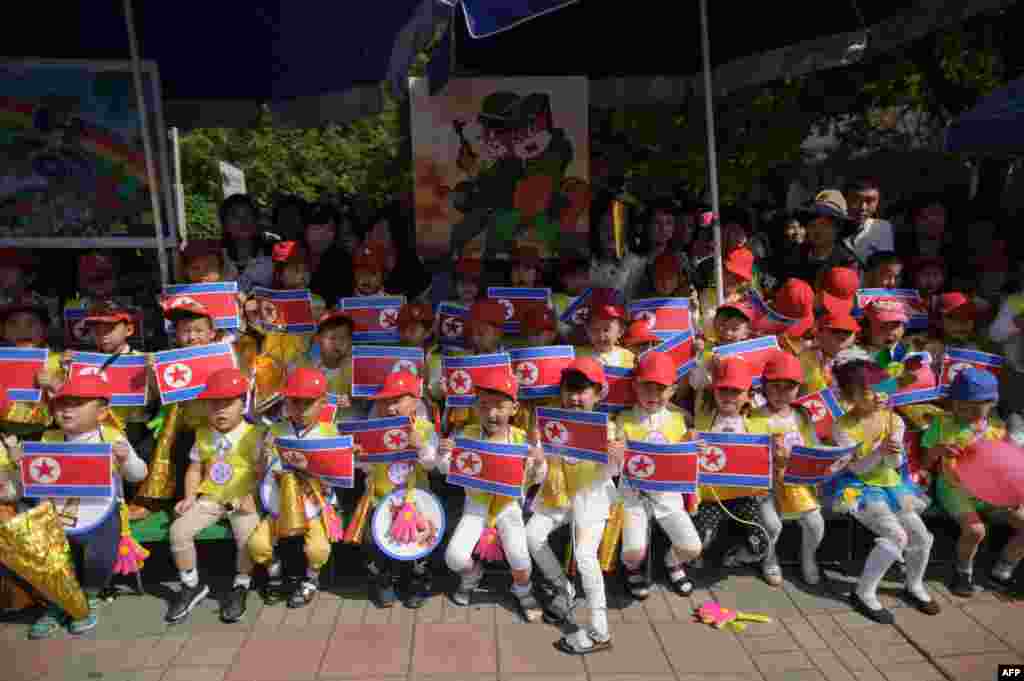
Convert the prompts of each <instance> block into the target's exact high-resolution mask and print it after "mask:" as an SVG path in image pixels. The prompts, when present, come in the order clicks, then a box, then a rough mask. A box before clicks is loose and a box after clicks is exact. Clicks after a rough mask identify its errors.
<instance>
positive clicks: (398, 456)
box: [338, 416, 417, 463]
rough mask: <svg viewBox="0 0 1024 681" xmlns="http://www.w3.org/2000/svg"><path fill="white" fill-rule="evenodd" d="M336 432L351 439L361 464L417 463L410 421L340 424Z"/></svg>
mask: <svg viewBox="0 0 1024 681" xmlns="http://www.w3.org/2000/svg"><path fill="white" fill-rule="evenodd" d="M338 430H340V431H341V432H342V433H344V434H345V435H351V436H352V438H353V439H354V440H355V443H356V444H357V445H359V446H360V447H362V448H363V454H362V456H360V457H359V460H360V461H365V462H367V463H395V462H396V461H412V460H414V459H416V456H417V452H416V450H415V449H414V448H413V446H412V420H411V419H409V418H406V417H404V416H396V417H393V418H391V417H389V418H379V419H365V420H353V421H342V422H341V424H340V425H339V427H338Z"/></svg>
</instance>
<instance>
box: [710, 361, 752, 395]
mask: <svg viewBox="0 0 1024 681" xmlns="http://www.w3.org/2000/svg"><path fill="white" fill-rule="evenodd" d="M753 382H754V377H753V376H752V375H751V368H750V365H749V364H747V363H746V361H744V360H743V359H740V358H739V357H727V358H724V359H722V360H720V361H719V362H718V370H717V371H715V376H714V380H713V382H712V387H714V388H735V389H736V390H750V386H751V385H752V384H753Z"/></svg>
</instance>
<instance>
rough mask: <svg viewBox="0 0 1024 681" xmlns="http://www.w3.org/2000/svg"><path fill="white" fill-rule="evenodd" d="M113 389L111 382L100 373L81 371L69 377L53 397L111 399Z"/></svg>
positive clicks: (56, 398) (55, 398) (57, 398)
mask: <svg viewBox="0 0 1024 681" xmlns="http://www.w3.org/2000/svg"><path fill="white" fill-rule="evenodd" d="M111 394H112V391H111V388H110V384H109V383H108V382H107V379H105V378H104V377H103V376H101V375H100V374H83V373H82V372H81V371H79V372H78V373H76V374H72V375H71V376H70V377H68V380H66V381H65V382H64V385H62V386H61V387H60V389H59V390H58V391H57V394H55V395H54V396H53V399H54V400H55V401H56V400H59V399H60V398H62V397H84V398H86V399H93V400H106V401H107V402H109V401H110V397H111Z"/></svg>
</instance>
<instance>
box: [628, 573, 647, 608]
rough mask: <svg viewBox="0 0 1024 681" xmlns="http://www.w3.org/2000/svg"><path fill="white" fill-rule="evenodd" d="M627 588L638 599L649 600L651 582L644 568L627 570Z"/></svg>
mask: <svg viewBox="0 0 1024 681" xmlns="http://www.w3.org/2000/svg"><path fill="white" fill-rule="evenodd" d="M625 573H626V588H627V589H629V593H630V595H631V596H633V598H635V599H636V600H638V601H643V600H647V597H648V596H650V595H651V582H650V580H648V579H647V573H646V572H644V570H642V569H641V570H626V571H625Z"/></svg>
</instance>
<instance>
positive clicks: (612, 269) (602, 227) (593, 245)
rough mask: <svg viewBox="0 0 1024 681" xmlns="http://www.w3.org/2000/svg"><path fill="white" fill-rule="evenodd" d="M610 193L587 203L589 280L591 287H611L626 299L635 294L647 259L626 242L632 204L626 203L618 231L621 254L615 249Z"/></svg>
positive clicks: (630, 225) (638, 288) (630, 226)
mask: <svg viewBox="0 0 1024 681" xmlns="http://www.w3.org/2000/svg"><path fill="white" fill-rule="evenodd" d="M612 199H613V197H612V196H611V195H610V194H602V195H599V196H597V197H595V199H594V202H593V203H592V204H591V206H590V282H591V286H594V287H595V288H612V289H615V290H617V291H619V292H620V293H621V294H622V296H624V297H625V300H626V301H627V302H628V301H630V300H632V299H634V298H636V297H637V293H639V291H640V289H641V287H642V286H643V281H644V270H645V268H646V267H647V259H646V258H645V257H644V256H642V255H639V254H637V253H634V252H633V251H632V250H631V249H630V247H629V244H630V243H631V242H632V241H633V239H632V235H631V228H632V222H631V217H632V215H633V211H634V210H635V209H634V207H633V206H630V205H627V207H626V228H625V230H623V231H624V234H623V235H622V257H621V258H618V257H617V254H616V252H615V232H614V230H613V225H612Z"/></svg>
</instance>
